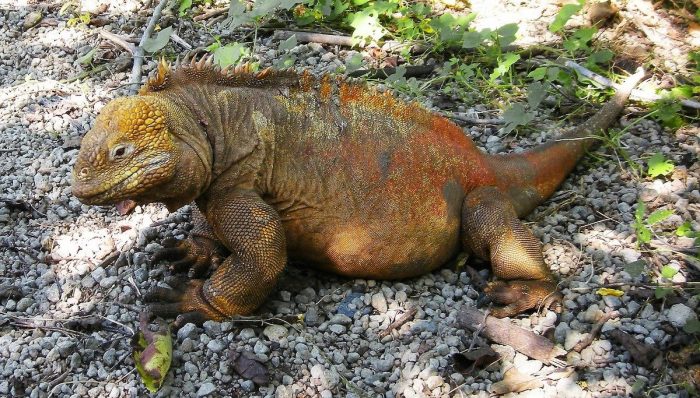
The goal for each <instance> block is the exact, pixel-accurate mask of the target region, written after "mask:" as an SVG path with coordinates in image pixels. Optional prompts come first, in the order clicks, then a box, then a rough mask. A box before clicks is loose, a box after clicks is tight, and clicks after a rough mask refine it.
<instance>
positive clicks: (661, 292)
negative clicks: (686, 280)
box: [654, 286, 673, 299]
mask: <svg viewBox="0 0 700 398" xmlns="http://www.w3.org/2000/svg"><path fill="white" fill-rule="evenodd" d="M671 292H673V289H671V288H670V287H661V286H659V287H657V288H656V289H654V297H656V298H657V299H662V298H664V297H666V296H668V295H669V294H670V293H671Z"/></svg>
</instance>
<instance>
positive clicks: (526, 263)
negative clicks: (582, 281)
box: [462, 187, 561, 317]
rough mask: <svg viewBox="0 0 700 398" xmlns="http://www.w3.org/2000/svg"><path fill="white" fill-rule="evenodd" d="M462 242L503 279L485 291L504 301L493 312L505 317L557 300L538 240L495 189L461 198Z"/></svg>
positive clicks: (483, 190) (482, 190)
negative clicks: (488, 263) (462, 201)
mask: <svg viewBox="0 0 700 398" xmlns="http://www.w3.org/2000/svg"><path fill="white" fill-rule="evenodd" d="M462 244H463V245H464V246H465V248H466V249H467V250H470V251H471V252H473V253H474V254H476V255H477V256H479V257H480V258H482V259H484V260H490V261H491V266H492V268H493V273H494V275H495V276H496V277H498V278H500V279H501V280H500V281H496V282H492V283H490V284H489V286H487V287H486V289H485V290H486V294H487V295H488V296H489V297H490V298H491V299H492V300H493V301H494V302H496V303H498V304H502V305H503V306H502V307H497V308H495V309H492V311H491V313H492V315H494V316H497V317H506V316H512V315H515V314H518V313H521V312H523V311H526V310H528V309H531V308H535V307H538V306H542V307H544V308H547V307H549V306H550V305H551V304H552V303H554V302H555V301H557V300H560V299H561V294H560V293H559V292H558V291H557V288H556V287H557V286H556V285H557V283H556V279H555V278H554V276H553V275H552V273H551V272H550V270H549V267H547V265H546V264H545V263H544V258H543V257H542V249H541V246H540V242H539V241H538V240H537V238H535V236H534V235H533V234H532V232H531V231H530V230H528V229H527V228H526V227H525V226H524V225H523V223H522V222H521V221H520V220H519V219H518V217H517V215H516V212H515V209H514V207H513V204H512V203H511V202H510V199H508V197H507V196H506V195H504V194H503V193H501V191H499V190H498V189H497V188H495V187H481V188H477V189H475V190H473V191H472V192H470V193H469V194H468V195H467V197H466V198H465V199H464V203H463V205H462Z"/></svg>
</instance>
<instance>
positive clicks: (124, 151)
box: [110, 144, 133, 159]
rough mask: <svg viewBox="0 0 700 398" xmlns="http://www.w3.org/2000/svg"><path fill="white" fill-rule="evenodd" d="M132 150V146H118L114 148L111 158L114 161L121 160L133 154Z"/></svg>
mask: <svg viewBox="0 0 700 398" xmlns="http://www.w3.org/2000/svg"><path fill="white" fill-rule="evenodd" d="M132 150H133V147H132V146H131V145H123V144H122V145H117V146H115V147H114V148H112V151H111V152H110V156H111V158H112V159H121V158H123V157H125V156H128V155H129V154H131V152H132Z"/></svg>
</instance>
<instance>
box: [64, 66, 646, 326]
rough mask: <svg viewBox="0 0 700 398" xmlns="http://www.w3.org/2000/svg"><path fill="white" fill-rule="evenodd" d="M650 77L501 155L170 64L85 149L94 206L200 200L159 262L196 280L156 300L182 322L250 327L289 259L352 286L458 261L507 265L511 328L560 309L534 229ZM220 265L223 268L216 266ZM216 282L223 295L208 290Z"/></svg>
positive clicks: (269, 80) (437, 127)
mask: <svg viewBox="0 0 700 398" xmlns="http://www.w3.org/2000/svg"><path fill="white" fill-rule="evenodd" d="M640 78H641V74H640V73H637V74H635V75H633V76H632V77H630V78H629V79H628V80H627V81H626V82H625V83H624V85H623V87H622V89H621V90H619V91H618V93H617V94H616V95H615V96H614V97H613V98H612V99H611V100H610V101H609V102H608V103H607V104H605V105H604V106H603V107H602V109H600V110H599V111H598V112H597V113H596V114H595V115H594V116H592V117H591V118H590V119H589V120H588V121H586V122H584V123H583V124H582V125H580V126H579V127H576V128H574V129H573V130H571V131H569V132H567V133H565V134H564V135H562V136H561V138H560V139H557V140H554V141H551V142H549V143H545V144H543V145H541V146H538V147H536V148H534V149H532V150H529V151H526V152H523V153H519V154H506V155H488V154H485V153H483V152H482V151H480V150H479V149H478V148H477V147H476V145H475V144H474V143H473V142H472V141H471V139H469V138H468V137H467V136H466V135H465V134H464V132H463V131H462V129H461V128H460V127H458V126H457V125H455V124H454V123H452V122H450V121H449V120H448V119H446V118H445V117H443V116H440V115H438V114H435V113H433V112H430V111H428V110H425V109H424V108H422V107H421V106H419V105H417V104H414V103H406V102H404V101H401V100H398V99H395V98H394V97H393V96H392V95H391V94H389V93H380V92H378V91H377V90H375V89H371V88H368V86H367V85H365V84H358V83H353V82H348V81H344V80H343V79H339V78H332V77H328V76H326V77H323V78H315V77H313V76H312V75H310V74H309V73H303V74H297V73H295V72H292V71H289V70H286V71H275V70H271V69H265V70H263V71H261V72H252V71H251V70H250V68H249V67H240V66H239V67H235V68H233V67H229V68H225V69H223V70H222V69H221V68H218V67H217V66H215V65H214V64H213V62H212V58H211V57H203V58H201V59H199V60H196V59H195V58H192V60H191V61H189V60H188V61H185V62H182V63H180V64H179V66H178V67H177V68H173V67H171V66H170V65H169V64H167V63H165V62H161V63H160V65H159V66H158V70H157V73H156V74H155V75H154V76H153V77H151V78H150V79H149V81H148V82H147V83H146V84H145V85H144V86H143V87H142V88H141V90H140V91H139V93H138V95H136V96H131V97H125V98H118V99H115V100H113V101H111V102H109V103H108V104H107V105H106V106H105V107H104V108H103V109H102V111H101V112H100V114H99V115H98V117H97V119H96V121H95V125H94V127H93V128H92V129H91V130H90V131H89V132H88V133H87V134H86V135H85V137H84V138H83V140H82V144H81V148H80V153H79V155H78V158H77V160H76V163H75V166H74V170H73V187H72V189H73V194H74V195H75V196H76V197H78V198H79V199H80V200H81V201H82V202H83V203H86V204H97V205H106V204H113V203H117V202H120V201H123V200H126V199H129V200H134V201H136V202H137V203H150V202H162V203H164V204H165V205H166V206H167V208H168V209H169V210H170V211H174V210H176V209H178V208H180V207H182V206H184V205H187V204H189V203H192V202H194V203H195V204H196V205H195V206H192V208H193V210H192V219H193V224H194V228H193V230H192V232H191V234H190V237H189V238H188V239H186V240H183V241H179V242H178V243H177V244H176V245H174V246H171V247H166V248H165V249H163V250H162V251H161V252H159V253H157V254H156V257H157V258H159V259H163V258H165V259H168V260H177V261H176V262H175V263H174V266H175V268H176V269H179V270H186V269H189V268H192V269H194V271H195V274H196V275H197V276H198V278H193V279H191V280H189V281H188V283H187V284H186V286H184V287H183V288H182V289H180V290H177V289H174V290H171V289H165V288H155V289H153V290H152V291H151V292H150V293H149V294H148V295H147V298H146V301H151V302H154V303H153V304H152V305H151V309H152V310H153V312H154V313H155V314H156V315H162V316H175V315H177V314H182V315H181V316H180V317H179V318H178V321H177V322H187V321H192V320H198V321H202V320H204V319H213V320H221V319H224V318H226V317H229V316H231V315H234V314H249V313H251V312H253V311H254V310H255V309H256V308H257V307H258V306H260V305H261V304H262V303H263V302H264V300H265V298H266V296H267V295H268V294H269V293H270V291H271V290H272V289H273V288H274V286H275V284H276V282H277V279H278V277H279V275H280V274H281V273H282V271H283V269H284V268H285V265H286V263H287V258H288V256H289V257H290V258H292V259H299V260H303V262H304V263H306V264H310V265H313V266H316V267H318V268H321V269H323V270H328V271H332V272H335V273H337V274H340V275H345V276H348V277H357V278H370V279H400V278H409V277H413V276H416V275H420V274H423V273H426V272H430V271H432V270H434V269H436V268H438V267H440V266H441V265H443V264H445V263H446V262H447V261H448V260H450V259H451V258H453V257H455V256H456V255H457V254H458V253H459V252H460V251H467V252H470V253H472V254H474V255H476V256H478V257H480V258H482V259H485V260H489V261H490V262H491V264H492V267H493V271H494V275H495V276H496V277H497V278H499V280H497V281H494V282H492V283H491V284H489V286H487V288H486V292H487V294H488V295H489V296H490V297H491V298H492V299H493V300H494V301H495V302H496V303H498V304H500V305H501V306H499V307H497V308H494V309H493V310H492V314H494V315H496V316H499V317H503V316H510V315H514V314H517V313H520V312H522V311H525V310H528V309H531V308H533V307H536V306H537V305H538V304H545V305H549V304H550V303H551V302H552V300H553V299H555V298H557V296H558V293H557V288H556V284H557V282H556V279H555V277H554V276H553V275H552V273H551V272H550V270H549V268H548V267H547V265H546V264H545V262H544V260H543V256H542V252H541V247H540V243H539V241H538V240H537V239H536V238H535V237H534V235H533V234H532V233H531V232H530V231H529V230H528V229H527V228H526V227H525V226H524V225H523V223H522V222H521V221H520V220H519V217H523V216H525V215H527V214H528V213H529V212H530V211H532V210H533V209H534V208H535V207H536V206H537V205H538V204H540V203H542V201H544V200H545V199H547V198H548V197H549V196H550V195H551V194H552V193H553V192H554V191H555V189H556V188H557V187H558V186H559V184H561V182H562V180H563V179H564V178H565V177H566V176H567V175H568V174H569V172H570V171H571V170H572V169H573V168H574V166H575V165H576V162H577V161H578V160H579V159H580V158H581V157H582V156H583V155H584V154H585V153H586V151H587V149H589V148H590V147H591V146H592V145H593V144H594V143H595V142H596V139H594V138H593V137H592V136H593V134H596V133H598V132H600V131H601V130H603V129H605V128H607V126H608V125H610V124H611V123H612V122H613V121H615V119H616V118H617V115H618V113H619V112H620V110H621V109H622V107H623V105H624V103H625V102H626V99H627V97H628V95H629V92H630V91H631V89H632V88H633V87H634V86H635V85H636V84H637V83H638V81H639V80H640ZM216 256H223V257H221V258H224V259H223V261H222V262H221V264H220V265H218V267H210V265H211V264H212V262H213V261H212V260H213V259H214V258H215V257H216ZM210 268H215V269H214V270H213V273H212V274H211V276H210V277H209V278H208V279H203V278H201V276H202V275H203V274H204V272H206V271H207V270H208V269H210Z"/></svg>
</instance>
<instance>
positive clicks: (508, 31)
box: [496, 23, 519, 48]
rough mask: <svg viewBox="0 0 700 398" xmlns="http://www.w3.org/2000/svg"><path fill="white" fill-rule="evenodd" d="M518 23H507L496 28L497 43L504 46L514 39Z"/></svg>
mask: <svg viewBox="0 0 700 398" xmlns="http://www.w3.org/2000/svg"><path fill="white" fill-rule="evenodd" d="M518 28H519V27H518V24H516V23H509V24H506V25H503V26H501V27H500V28H498V29H497V30H496V33H497V34H498V44H499V45H500V46H501V48H504V47H506V46H508V45H510V44H511V43H513V42H514V41H515V34H516V33H518Z"/></svg>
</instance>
